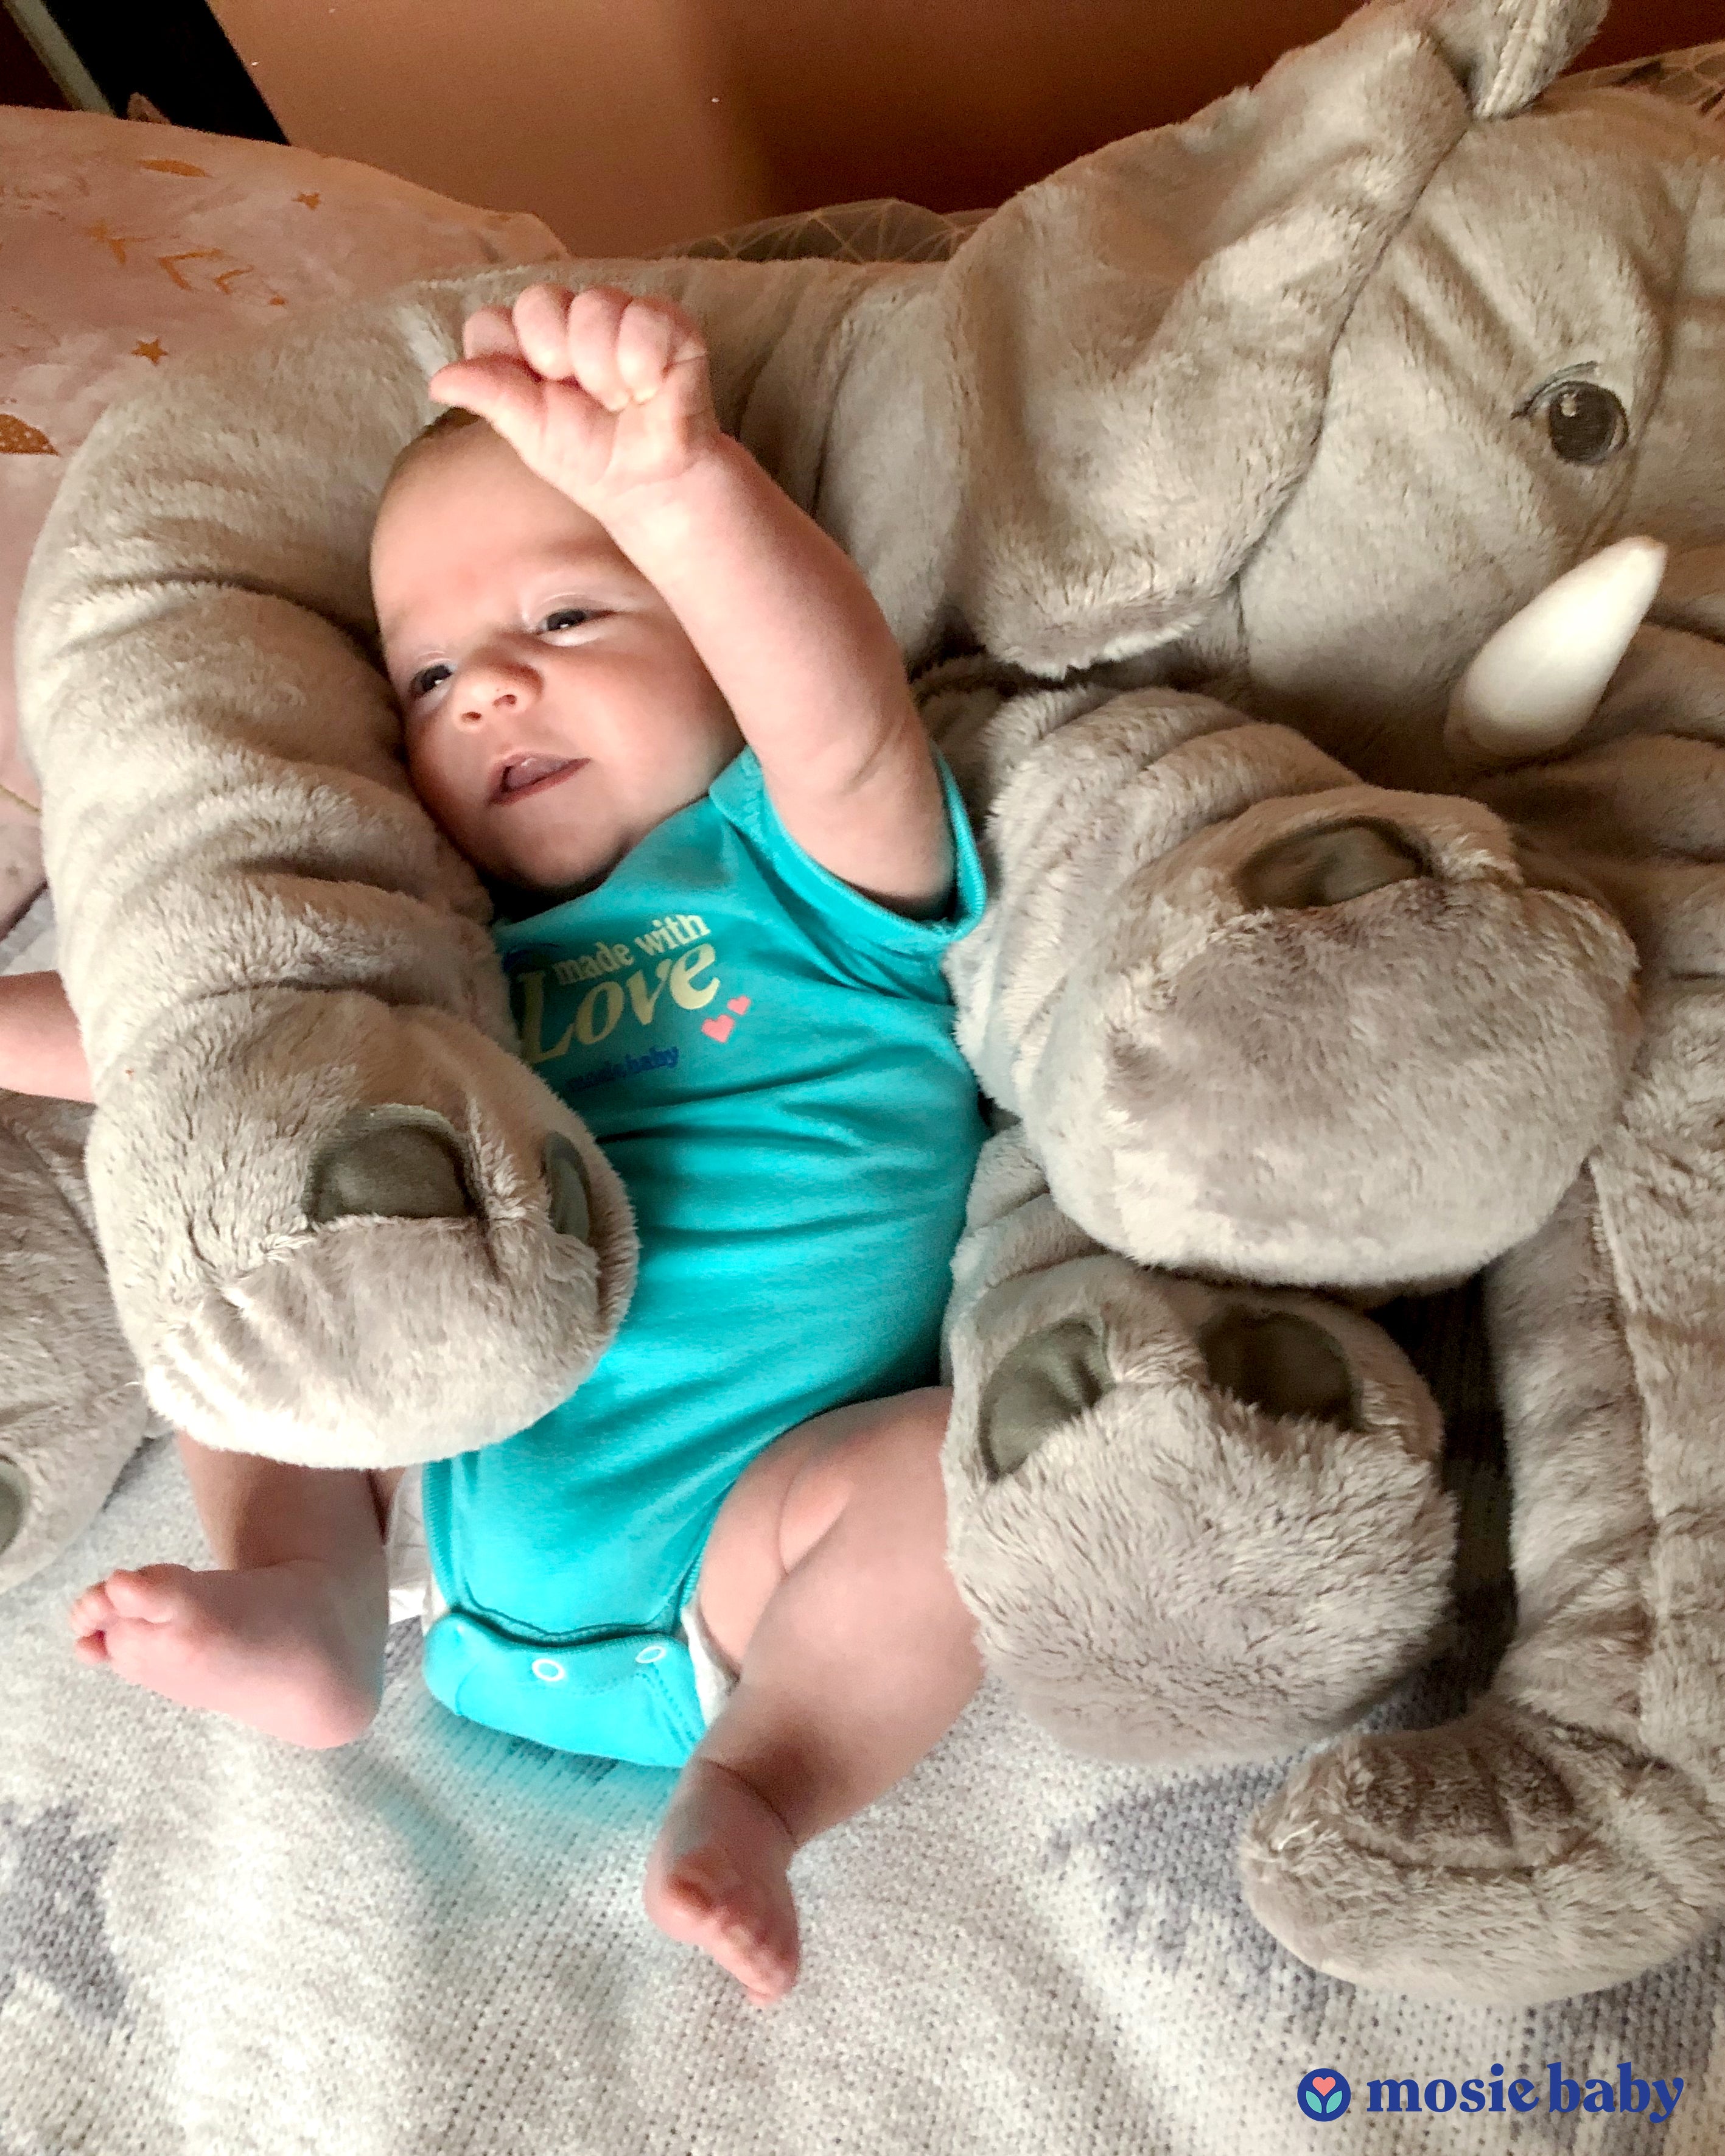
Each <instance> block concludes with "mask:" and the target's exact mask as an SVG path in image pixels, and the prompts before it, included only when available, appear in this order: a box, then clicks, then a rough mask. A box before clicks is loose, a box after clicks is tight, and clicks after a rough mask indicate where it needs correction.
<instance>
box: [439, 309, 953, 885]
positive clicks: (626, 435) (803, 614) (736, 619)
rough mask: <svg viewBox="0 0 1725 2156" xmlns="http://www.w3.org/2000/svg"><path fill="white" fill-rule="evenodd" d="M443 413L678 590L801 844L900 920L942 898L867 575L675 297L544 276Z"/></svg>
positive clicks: (896, 663) (475, 346) (936, 825)
mask: <svg viewBox="0 0 1725 2156" xmlns="http://www.w3.org/2000/svg"><path fill="white" fill-rule="evenodd" d="M465 349H466V351H467V353H468V357H467V358H466V359H465V360H462V361H459V362H457V363H456V364H455V365H454V366H452V367H444V369H443V370H442V372H440V373H439V374H437V375H435V376H434V377H433V378H432V382H431V394H432V395H433V397H434V398H436V399H437V400H438V401H439V403H448V404H459V405H463V406H465V408H467V409H468V410H469V411H471V412H475V413H478V414H479V415H480V418H483V419H485V420H486V421H487V422H489V423H490V425H491V426H492V427H494V428H495V430H496V431H497V433H498V434H501V436H502V437H503V438H504V439H505V440H506V442H508V443H509V444H510V445H511V448H512V449H514V450H515V451H516V454H517V455H518V456H520V457H521V459H522V461H523V462H524V463H525V464H526V465H528V467H529V468H530V469H531V470H533V471H535V472H536V473H537V474H538V475H539V476H540V477H541V478H542V479H544V480H548V481H549V482H550V483H551V484H552V485H554V486H556V487H558V488H560V489H561V490H562V492H563V493H565V494H567V495H568V496H569V498H570V500H572V501H574V502H575V503H576V504H577V505H578V506H579V507H580V508H583V509H584V510H586V511H588V514H589V515H590V516H594V517H596V518H597V519H598V521H599V522H600V523H602V524H603V525H604V526H605V527H606V529H607V530H608V531H609V532H610V534H611V536H612V537H613V538H614V540H615V541H616V542H617V544H618V546H619V547H620V548H621V549H622V551H623V552H624V553H625V554H626V555H628V557H629V559H630V560H631V561H632V562H634V564H635V566H636V567H637V568H638V569H639V570H640V572H641V573H642V574H643V575H644V577H646V578H647V579H648V581H649V583H652V584H653V585H654V586H655V588H657V589H658V590H659V592H660V593H661V594H662V595H663V597H664V598H665V601H666V603H668V604H669V606H670V608H671V609H672V611H673V612H674V613H675V614H676V616H677V618H678V619H679V620H680V622H681V624H682V625H683V628H684V629H685V632H686V634H687V635H688V637H689V640H690V642H691V644H693V645H694V647H695V649H696V652H697V653H698V654H699V655H700V657H701V661H702V663H703V665H705V666H706V670H707V671H708V672H709V673H710V674H711V675H712V677H713V680H715V681H716V683H717V685H718V687H719V690H720V692H721V695H722V696H724V698H725V700H726V703H728V704H729V706H731V709H732V713H733V714H734V716H735V717H736V720H737V725H738V726H739V727H740V728H741V730H742V734H743V737H744V739H745V740H746V741H747V742H748V743H749V746H750V747H752V749H753V750H754V751H755V753H756V754H757V756H758V757H759V758H760V761H761V769H762V776H763V777H764V778H765V780H766V783H767V787H768V792H769V793H770V794H771V795H772V798H773V806H774V808H776V809H777V810H778V815H779V818H780V819H781V821H782V822H783V824H784V826H785V829H787V830H788V832H789V833H790V834H791V836H792V837H793V839H796V841H797V843H798V844H799V845H800V846H801V847H802V848H803V850H804V851H805V852H807V853H809V854H810V855H813V856H814V859H815V860H818V861H819V862H820V863H821V865H823V866H824V867H825V868H827V869H829V870H831V871H832V872H833V874H834V875H837V876H839V877H842V878H843V880H845V882H846V883H850V884H853V885H855V886H856V887H857V888H858V889H859V890H861V891H866V892H867V893H868V894H869V895H870V896H872V897H875V898H878V899H880V901H882V902H883V903H884V904H886V905H887V906H892V907H895V908H896V909H897V910H898V911H902V912H906V913H911V914H922V913H928V912H932V911H937V909H938V908H939V907H940V906H942V905H943V904H944V903H945V901H946V898H947V892H948V891H949V890H950V888H951V885H952V843H951V839H950V837H949V834H948V832H947V816H946V808H945V805H944V803H943V801H942V792H941V785H940V780H939V777H938V775H937V771H936V768H935V763H934V758H933V755H932V751H931V750H930V747H929V745H928V739H927V735H926V733H925V732H924V731H923V728H922V721H921V720H920V718H919V717H918V716H917V714H916V707H915V706H914V705H913V704H912V702H911V696H910V692H909V690H908V689H907V687H906V683H905V676H904V668H903V665H902V663H901V660H900V657H899V653H898V649H897V647H896V644H894V642H893V640H892V636H891V632H890V630H889V629H887V626H886V621H885V620H884V619H883V618H882V616H881V613H880V609H879V608H878V607H877V606H876V605H875V601H874V598H873V597H872V595H871V594H870V591H869V588H868V587H867V585H866V584H865V583H864V582H863V579H862V577H861V574H860V572H859V571H858V570H857V568H856V567H855V564H854V563H853V562H851V561H850V558H849V557H848V556H847V555H846V554H845V552H843V550H842V549H841V548H840V547H838V546H836V545H835V544H834V542H833V541H832V540H831V539H829V537H828V536H827V535H826V533H825V532H824V531H822V530H821V529H820V527H819V525H817V524H815V523H814V521H812V519H810V518H809V517H807V516H804V515H803V512H802V511H801V510H799V509H798V507H797V506H796V504H795V503H794V502H793V501H792V500H790V498H789V497H788V495H786V494H784V493H783V491H782V490H780V489H779V488H778V486H776V485H774V484H773V481H772V480H770V479H768V476H767V475H766V473H765V472H764V471H762V469H761V467H760V466H759V465H757V463H756V462H755V460H754V459H753V458H752V456H751V455H750V454H748V452H747V449H744V448H743V447H742V444H740V443H738V442H736V441H733V440H732V439H730V438H729V437H728V436H727V435H726V434H724V433H723V432H722V431H721V429H720V427H719V423H718V420H717V418H716V415H715V413H714V410H713V403H712V393H711V388H710V386H709V382H708V377H707V365H706V346H705V344H704V342H703V341H702V339H701V331H700V330H699V329H698V328H697V326H696V324H695V323H694V322H693V321H691V319H690V318H689V316H687V315H685V313H684V312H683V311H682V310H681V309H680V308H679V307H677V306H675V305H672V303H671V302H670V301H669V300H658V299H632V298H631V297H630V296H629V295H628V294H627V293H625V292H622V291H619V290H614V289H613V288H611V287H609V286H605V285H596V286H593V287H591V288H589V289H588V290H586V291H584V292H581V293H578V294H572V293H570V292H568V291H567V290H563V289H562V287H560V286H556V285H535V286H533V287H531V289H530V290H527V291H526V292H523V293H522V295H521V297H520V299H519V300H516V304H515V307H514V309H513V311H512V312H508V311H505V310H504V309H502V308H501V307H499V308H488V309H486V310H485V311H484V312H483V313H482V314H480V315H476V316H474V317H473V319H472V320H471V321H470V322H469V323H468V325H467V334H466V338H465Z"/></svg>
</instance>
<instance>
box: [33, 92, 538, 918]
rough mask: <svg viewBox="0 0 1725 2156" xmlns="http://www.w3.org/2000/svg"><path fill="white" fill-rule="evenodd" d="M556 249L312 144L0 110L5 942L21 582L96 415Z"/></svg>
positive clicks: (506, 222) (509, 222)
mask: <svg viewBox="0 0 1725 2156" xmlns="http://www.w3.org/2000/svg"><path fill="white" fill-rule="evenodd" d="M565 252H566V250H565V249H564V248H563V246H562V243H561V242H560V241H559V240H558V239H557V236H556V235H555V234H553V233H552V231H551V230H550V229H549V228H548V227H547V226H545V225H543V224H542V223H540V222H539V220H538V218H535V217H526V216H516V215H511V214H510V213H506V212H503V211H498V210H486V209H472V208H468V207H467V206H466V205H465V204H464V203H454V202H449V201H447V200H445V198H444V197H443V196H441V195H434V194H430V193H427V191H426V190H425V189H424V187H412V186H410V185H409V184H408V182H406V181H405V180H398V179H394V178H392V177H390V176H389V174H388V173H387V172H373V171H372V170H371V168H370V167H367V166H365V165H351V164H348V163H347V162H344V161H342V160H341V159H339V158H334V157H318V156H316V155H315V154H314V153H313V152H312V151H309V150H294V149H285V148H283V147H281V146H280V145H279V144H275V143H270V142H248V141H239V140H236V139H234V138H233V137H230V136H223V135H194V134H192V133H190V132H188V131H186V130H185V129H183V128H178V127H161V126H144V125H141V124H139V123H137V122H135V121H125V120H109V119H105V118H103V117H100V116H99V115H95V114H93V113H85V112H39V111H34V110H27V109H24V108H22V107H18V106H13V105H0V933H3V932H4V931H5V929H6V927H8V924H9V923H10V922H11V921H13V919H14V918H15V917H16V916H18V913H20V912H21V911H23V906H24V905H25V903H26V902H27V901H28V899H29V897H30V896H31V894H32V893H33V891H35V890H36V889H37V888H38V886H39V885H40V883H41V880H42V861H41V853H40V850H39V847H38V844H37V842H36V829H35V818H34V814H33V803H34V802H35V799H36V788H35V782H34V779H33V777H32V776H31V773H30V772H29V771H28V767H26V765H25V763H24V762H23V755H22V752H21V751H20V750H19V747H18V729H17V713H16V710H15V707H14V703H13V682H12V624H13V614H14V612H15V609H16V606H17V600H18V587H19V585H20V583H21V582H22V580H23V573H24V566H25V563H26V562H28V559H29V555H30V548H31V547H32V545H33V543H34V541H35V537H36V534H37V532H38V531H39V530H40V529H41V526H42V520H43V518H44V516H46V514H47V512H48V505H49V501H50V500H52V499H53V496H54V489H55V488H56V487H57V486H58V485H59V480H60V475H61V474H62V473H63V472H64V470H65V468H66V460H67V459H68V458H69V456H70V455H71V454H72V452H73V450H74V449H76V448H77V447H78V445H79V444H80V442H81V441H82V440H83V439H84V437H85V435H86V434H88V433H89V431H90V428H91V426H92V425H93V424H94V423H95V419H96V418H97V417H98V415H99V414H100V413H101V412H102V410H103V409H104V408H105V406H106V405H108V404H110V403H112V402H113V400H114V399H115V398H116V397H118V396H120V395H121V394H122V393H124V392H125V391H126V390H127V389H130V388H135V387H136V385H137V384H138V383H140V382H143V381H146V380H147V379H148V377H149V376H150V373H151V369H152V368H155V367H172V365H173V363H174V362H175V361H176V360H177V359H178V358H180V357H182V356H183V355H184V354H186V353H187V352H192V351H194V350H196V349H198V347H200V346H208V345H210V344H213V343H214V342H215V341H217V340H218V338H221V337H223V336H232V335H234V334H239V335H248V334H255V333H256V332H257V331H260V330H264V329H267V328H268V327H269V326H270V324H271V323H272V322H275V321H281V320H283V319H284V318H285V316H287V315H289V314H290V313H291V311H293V310H294V309H295V308H296V307H305V306H308V305H312V304H314V303H316V302H318V301H321V300H335V299H341V298H345V297H348V296H352V295H360V294H362V293H370V292H377V291H383V290H388V287H389V286H391V285H399V284H403V283H404V282H405V281H406V280H408V279H409V278H413V277H424V276H430V275H435V274H436V273H437V272H438V271H439V270H444V269H465V268H468V267H470V266H474V265H476V264H482V263H486V262H550V261H554V260H557V259H560V258H562V256H563V255H564V254H565Z"/></svg>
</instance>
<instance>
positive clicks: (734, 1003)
mask: <svg viewBox="0 0 1725 2156" xmlns="http://www.w3.org/2000/svg"><path fill="white" fill-rule="evenodd" d="M748 1007H749V999H748V998H747V996H732V998H731V1000H730V1002H729V1003H728V1004H726V1006H725V1008H726V1010H734V1011H735V1012H736V1013H737V1016H738V1017H739V1018H741V1017H742V1014H743V1013H744V1012H745V1011H746V1010H747V1009H748Z"/></svg>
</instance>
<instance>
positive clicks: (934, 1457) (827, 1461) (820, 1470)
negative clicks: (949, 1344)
mask: <svg viewBox="0 0 1725 2156" xmlns="http://www.w3.org/2000/svg"><path fill="white" fill-rule="evenodd" d="M951 1399H952V1395H951V1394H950V1393H948V1392H947V1391H946V1390H945V1389H944V1388H942V1387H940V1386H934V1385H931V1386H927V1387H925V1388H924V1389H922V1390H921V1391H918V1392H914V1393H896V1394H891V1396H890V1397H889V1398H887V1399H879V1400H858V1401H855V1402H854V1403H853V1404H851V1405H850V1406H849V1407H842V1408H834V1409H831V1410H830V1411H829V1413H827V1414H823V1415H816V1416H814V1418H813V1419H812V1420H810V1421H809V1422H804V1423H798V1425H797V1426H796V1428H795V1429H794V1430H787V1431H786V1432H785V1434H784V1435H783V1437H781V1438H777V1439H775V1440H774V1441H773V1443H772V1444H771V1445H768V1447H767V1448H766V1450H764V1451H762V1452H758V1453H757V1454H756V1455H755V1457H754V1458H753V1459H752V1460H751V1461H750V1462H749V1464H748V1466H747V1467H746V1468H744V1470H743V1471H742V1475H741V1476H739V1477H738V1478H737V1481H735V1482H734V1483H733V1484H732V1486H731V1489H730V1491H729V1492H728V1493H727V1495H726V1499H725V1501H724V1503H723V1504H722V1505H721V1507H719V1513H718V1517H717V1518H716V1520H715V1521H714V1522H713V1529H712V1532H711V1535H709V1536H708V1537H707V1544H706V1553H705V1555H704V1556H703V1557H702V1558H701V1581H700V1586H699V1589H698V1590H697V1594H696V1601H697V1603H698V1605H699V1608H700V1610H701V1623H702V1624H703V1625H705V1626H706V1630H707V1632H708V1634H709V1635H710V1636H711V1640H712V1642H713V1644H714V1645H715V1646H716V1647H717V1648H718V1650H719V1651H720V1653H721V1655H724V1656H725V1658H726V1661H729V1662H730V1663H731V1664H732V1666H733V1667H734V1666H739V1665H740V1664H741V1663H742V1657H743V1654H744V1651H745V1650H746V1649H747V1645H748V1643H749V1640H751V1638H752V1636H753V1635H754V1630H755V1626H756V1625H757V1624H758V1623H759V1622H760V1619H761V1613H762V1610H764V1609H766V1607H767V1604H768V1602H770V1601H771V1600H772V1599H773V1595H774V1594H776V1593H777V1592H778V1589H779V1587H780V1585H781V1584H783V1580H784V1577H785V1575H786V1573H788V1572H790V1571H791V1570H792V1569H793V1568H794V1567H795V1566H797V1565H798V1564H800V1563H802V1561H803V1558H805V1557H806V1556H807V1555H808V1553H809V1551H810V1550H811V1549H812V1548H814V1545H815V1544H816V1543H818V1542H819V1541H820V1540H821V1539H822V1537H824V1536H825V1535H826V1534H828V1533H829V1532H830V1531H831V1529H832V1528H833V1527H835V1526H836V1525H837V1523H838V1522H839V1519H840V1517H842V1516H843V1514H844V1512H845V1508H846V1507H847V1506H848V1505H849V1504H850V1502H851V1501H852V1500H853V1498H854V1497H855V1495H856V1493H857V1491H858V1490H859V1489H860V1487H862V1486H865V1485H866V1484H869V1483H876V1484H878V1483H879V1482H880V1481H882V1480H883V1479H884V1480H888V1481H891V1483H892V1484H893V1486H895V1487H896V1488H898V1489H900V1490H901V1491H903V1492H904V1493H905V1495H906V1497H907V1498H909V1499H910V1500H911V1501H913V1502H916V1501H921V1499H922V1496H925V1495H926V1496H927V1499H928V1501H929V1502H930V1503H931V1504H932V1505H936V1506H938V1505H939V1504H940V1503H941V1502H942V1497H941V1491H940V1447H941V1440H942V1437H943V1436H944V1435H945V1432H946V1426H947V1409H948V1407H949V1405H950V1404H951Z"/></svg>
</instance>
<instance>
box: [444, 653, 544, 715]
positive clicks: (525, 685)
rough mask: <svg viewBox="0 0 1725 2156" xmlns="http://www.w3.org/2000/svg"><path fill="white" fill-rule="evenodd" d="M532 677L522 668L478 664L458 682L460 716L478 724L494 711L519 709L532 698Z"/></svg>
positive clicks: (458, 709)
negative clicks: (465, 678)
mask: <svg viewBox="0 0 1725 2156" xmlns="http://www.w3.org/2000/svg"><path fill="white" fill-rule="evenodd" d="M455 701H456V714H457V716H458V717H459V719H460V720H461V721H463V723H464V724H465V725H468V726H479V725H481V724H482V723H483V722H484V721H485V720H486V719H487V718H489V717H490V715H491V714H492V713H493V712H494V711H519V710H521V708H522V707H523V706H525V705H526V704H527V703H529V702H530V701H531V676H530V675H528V674H527V673H526V670H525V669H524V668H521V667H517V666H505V665H485V666H480V667H475V668H474V669H473V670H472V671H471V673H470V675H469V677H468V679H467V680H465V681H464V682H462V683H461V684H460V685H459V693H458V695H457V697H456V700H455Z"/></svg>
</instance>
